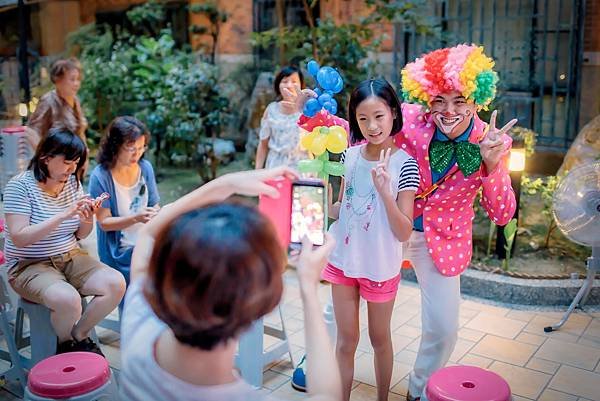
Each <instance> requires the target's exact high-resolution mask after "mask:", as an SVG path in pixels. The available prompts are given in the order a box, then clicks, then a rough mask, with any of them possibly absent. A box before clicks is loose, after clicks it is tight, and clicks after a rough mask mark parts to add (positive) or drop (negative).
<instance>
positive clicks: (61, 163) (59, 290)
mask: <svg viewBox="0 0 600 401" xmlns="http://www.w3.org/2000/svg"><path fill="white" fill-rule="evenodd" d="M86 157H87V151H86V147H85V144H84V143H83V141H82V140H81V138H79V137H78V136H76V135H73V133H71V132H67V131H64V130H51V131H50V133H49V134H48V135H47V136H46V137H44V138H43V139H42V141H41V142H40V144H39V146H38V148H37V150H36V153H35V155H34V157H33V158H32V160H31V163H30V165H29V169H28V170H27V171H25V172H24V173H22V174H20V175H18V176H16V177H14V178H13V179H12V180H10V181H9V182H8V184H7V185H6V189H5V191H4V213H5V215H6V228H7V230H6V238H5V239H6V242H5V244H4V246H5V248H4V249H5V253H6V259H7V262H8V266H9V270H8V279H9V282H10V285H11V286H12V287H13V288H14V289H15V291H16V292H17V293H18V294H19V295H20V296H21V297H23V298H25V299H26V300H28V301H31V302H35V303H39V304H42V305H44V306H46V307H47V308H49V309H50V319H51V321H52V326H53V327H54V330H55V331H56V334H57V336H58V347H57V353H63V352H69V351H91V352H96V353H98V354H102V352H101V351H100V348H99V347H98V345H96V344H95V343H94V342H93V341H92V340H91V339H90V338H89V334H90V331H91V329H92V328H93V327H94V326H95V325H96V324H97V323H98V322H100V321H101V320H102V319H103V318H104V317H105V316H106V315H108V314H109V313H110V312H111V311H112V310H114V308H115V307H116V306H117V305H118V304H119V302H120V301H121V299H122V298H123V294H124V293H125V280H124V279H123V276H122V275H121V274H120V273H119V272H117V271H115V270H113V269H111V268H109V267H108V266H106V265H104V264H103V263H100V262H99V261H97V260H96V259H94V258H92V257H90V256H88V254H87V253H85V251H83V250H81V249H80V248H79V245H78V243H77V240H78V239H81V238H85V237H87V236H88V234H89V233H90V232H91V230H92V224H93V215H94V213H95V212H96V208H95V205H94V201H93V200H92V199H90V198H89V197H85V196H84V194H83V189H82V187H81V182H80V174H81V171H82V167H83V165H84V164H85V161H86ZM82 296H93V297H94V299H93V300H92V301H91V302H90V303H89V304H88V306H87V308H86V310H85V312H84V313H83V314H82V308H81V297H82Z"/></svg>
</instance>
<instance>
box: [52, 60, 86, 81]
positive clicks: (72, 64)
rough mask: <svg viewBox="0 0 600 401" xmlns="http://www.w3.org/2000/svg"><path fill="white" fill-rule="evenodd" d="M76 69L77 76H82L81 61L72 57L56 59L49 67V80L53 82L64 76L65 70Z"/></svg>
mask: <svg viewBox="0 0 600 401" xmlns="http://www.w3.org/2000/svg"><path fill="white" fill-rule="evenodd" d="M71 70H77V71H79V76H80V77H81V78H83V69H82V68H81V63H80V62H79V60H77V59H76V58H74V57H71V58H68V59H66V60H57V61H55V62H54V63H53V64H52V66H51V67H50V81H52V83H53V84H55V83H56V82H57V81H58V80H59V79H60V78H62V77H64V75H65V74H66V73H67V71H71Z"/></svg>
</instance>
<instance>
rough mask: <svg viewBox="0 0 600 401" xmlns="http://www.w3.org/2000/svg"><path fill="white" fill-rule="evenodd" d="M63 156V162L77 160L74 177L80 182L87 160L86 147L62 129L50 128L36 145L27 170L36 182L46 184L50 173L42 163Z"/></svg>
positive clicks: (80, 140)
mask: <svg viewBox="0 0 600 401" xmlns="http://www.w3.org/2000/svg"><path fill="white" fill-rule="evenodd" d="M55 156H63V157H64V158H65V160H68V161H72V160H77V159H79V162H78V163H77V168H76V169H75V172H74V173H73V174H75V177H77V181H78V182H81V180H82V178H83V177H82V176H83V173H84V169H83V166H84V164H85V162H86V160H87V147H86V146H85V143H83V140H82V139H81V138H80V137H79V136H77V135H75V134H74V133H72V132H71V131H68V130H66V129H64V128H52V129H50V131H48V135H46V136H45V137H44V138H43V139H42V140H41V141H40V143H39V144H38V146H37V148H36V150H35V155H34V156H33V158H32V159H31V161H30V162H29V169H30V170H32V171H33V175H34V177H35V179H36V180H37V181H38V182H46V180H47V179H48V177H50V173H49V172H48V166H47V165H46V163H44V162H43V160H44V159H46V158H48V157H55Z"/></svg>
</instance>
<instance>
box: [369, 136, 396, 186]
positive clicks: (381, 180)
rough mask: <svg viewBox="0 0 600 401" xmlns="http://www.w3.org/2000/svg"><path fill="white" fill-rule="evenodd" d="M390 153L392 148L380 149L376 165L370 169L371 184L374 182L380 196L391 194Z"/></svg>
mask: <svg viewBox="0 0 600 401" xmlns="http://www.w3.org/2000/svg"><path fill="white" fill-rule="evenodd" d="M391 154H392V149H391V148H388V149H387V150H383V149H382V150H381V152H380V153H379V162H378V163H377V166H375V167H374V168H372V169H371V177H373V184H375V189H376V190H377V192H379V194H380V195H381V196H386V195H391V191H390V180H391V177H390V172H389V166H390V155H391Z"/></svg>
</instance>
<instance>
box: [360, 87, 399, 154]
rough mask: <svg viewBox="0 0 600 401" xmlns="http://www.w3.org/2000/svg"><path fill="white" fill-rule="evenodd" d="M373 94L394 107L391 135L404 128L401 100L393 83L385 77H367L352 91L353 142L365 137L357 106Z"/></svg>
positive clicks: (391, 107)
mask: <svg viewBox="0 0 600 401" xmlns="http://www.w3.org/2000/svg"><path fill="white" fill-rule="evenodd" d="M372 96H375V97H378V98H380V99H381V100H383V101H384V102H385V103H386V104H387V105H388V106H389V108H390V109H392V112H393V113H395V114H396V117H395V118H394V124H393V126H392V133H391V135H392V136H393V135H396V134H397V133H398V132H400V130H401V129H402V110H401V107H400V100H399V99H398V95H396V91H395V90H394V88H393V87H392V85H390V83H389V82H388V81H386V80H385V79H383V78H375V79H367V80H365V81H362V82H361V83H360V84H358V86H357V87H356V89H354V90H353V91H352V94H351V95H350V102H349V103H348V124H349V125H350V137H351V142H352V143H357V142H360V141H363V140H364V139H365V137H364V136H363V134H362V132H361V131H360V127H359V125H358V120H357V119H356V108H357V107H358V105H359V104H361V103H362V102H363V101H364V100H366V99H367V98H369V97H372Z"/></svg>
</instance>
